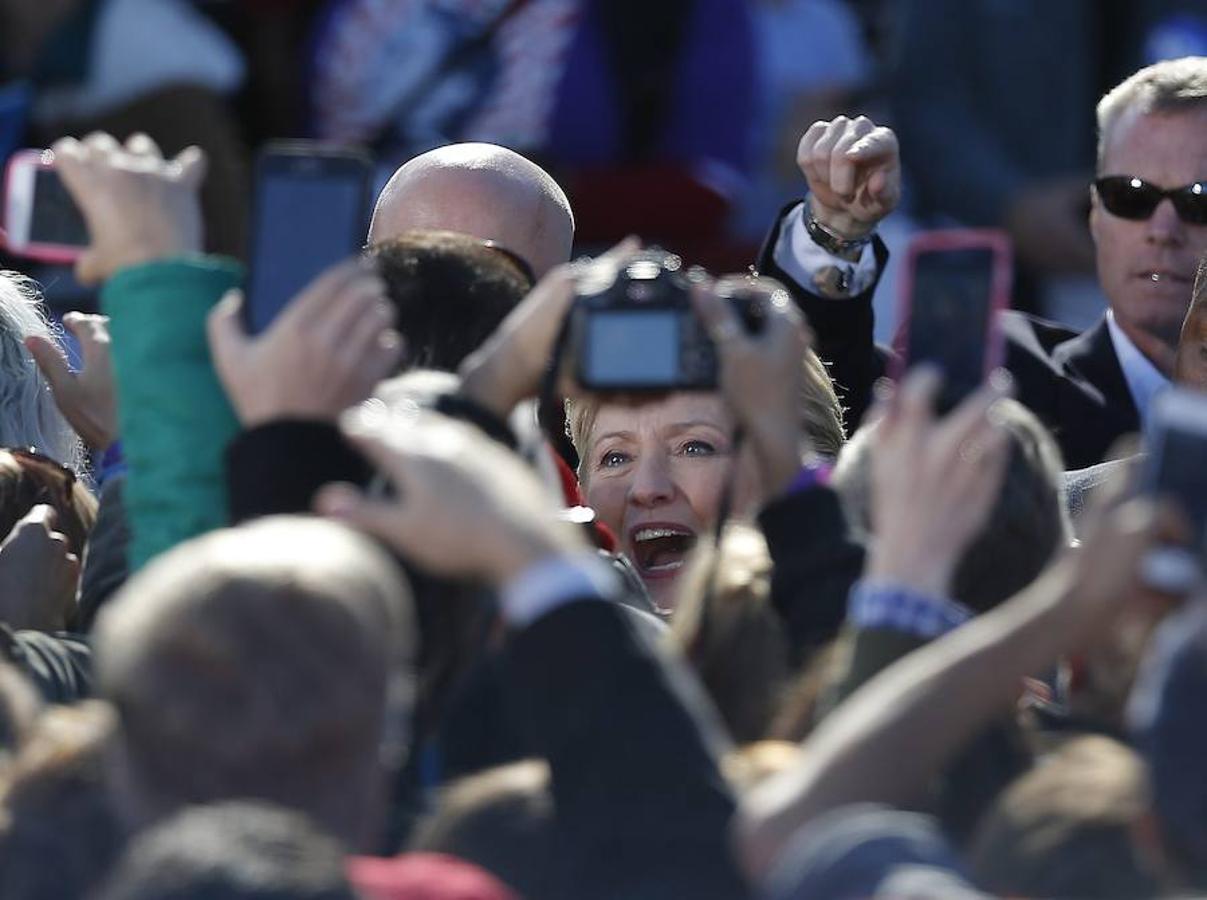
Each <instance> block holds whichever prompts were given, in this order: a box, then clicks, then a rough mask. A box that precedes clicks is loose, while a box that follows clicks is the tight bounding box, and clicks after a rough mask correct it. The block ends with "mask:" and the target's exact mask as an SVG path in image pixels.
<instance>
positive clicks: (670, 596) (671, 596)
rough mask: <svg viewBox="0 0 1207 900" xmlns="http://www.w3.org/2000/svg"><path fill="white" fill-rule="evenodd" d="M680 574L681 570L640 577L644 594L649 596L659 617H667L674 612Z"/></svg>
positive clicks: (677, 598) (677, 597)
mask: <svg viewBox="0 0 1207 900" xmlns="http://www.w3.org/2000/svg"><path fill="white" fill-rule="evenodd" d="M682 574H683V569H678V570H676V571H673V572H666V573H659V574H658V575H653V576H651V575H645V574H643V575H642V581H643V582H644V583H645V589H646V593H648V594H649V595H650V601H651V602H652V603H653V604H654V609H655V610H656V611H657V613H658V614H659V615H661V616H669V615H671V613H673V612H674V611H675V606H676V604H677V603H678V602H679V577H680V576H681V575H682Z"/></svg>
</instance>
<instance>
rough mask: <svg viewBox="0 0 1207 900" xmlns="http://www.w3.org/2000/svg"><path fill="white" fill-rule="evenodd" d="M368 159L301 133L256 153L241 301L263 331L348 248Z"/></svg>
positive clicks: (364, 221) (355, 232) (364, 195)
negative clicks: (300, 138)
mask: <svg viewBox="0 0 1207 900" xmlns="http://www.w3.org/2000/svg"><path fill="white" fill-rule="evenodd" d="M372 173H373V163H372V160H371V159H370V158H369V156H368V155H367V154H365V153H364V152H362V151H360V150H357V149H352V148H345V147H332V146H330V145H324V144H317V143H313V142H308V141H291V142H287V143H273V144H269V145H268V146H267V147H265V149H264V150H263V151H261V153H260V154H259V156H258V157H257V159H256V167H255V187H254V189H253V200H252V227H251V246H250V253H249V272H248V281H247V302H246V304H245V306H244V308H245V314H246V319H247V327H248V330H249V331H250V332H252V333H253V334H256V333H259V332H261V331H263V330H264V329H265V328H267V327H268V325H269V324H270V323H271V322H272V320H273V319H274V318H276V316H277V314H278V313H279V312H280V311H281V310H282V309H283V308H284V307H285V306H286V304H288V303H289V301H290V300H291V299H293V297H295V296H296V295H297V294H298V293H299V292H300V291H301V290H302V289H303V288H304V287H306V285H307V284H309V283H310V282H311V281H313V280H314V278H315V277H316V276H317V275H319V274H320V273H321V272H322V271H323V270H325V269H327V268H330V267H331V266H333V265H335V264H336V263H338V262H340V261H342V260H344V259H347V258H348V257H350V256H353V255H355V254H356V253H358V252H359V251H360V249H361V247H362V246H363V245H364V240H365V235H366V233H367V232H368V225H369V212H370V209H369V202H370V199H371V198H370V193H369V190H370V181H371V178H372Z"/></svg>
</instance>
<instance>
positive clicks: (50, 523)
mask: <svg viewBox="0 0 1207 900" xmlns="http://www.w3.org/2000/svg"><path fill="white" fill-rule="evenodd" d="M58 522H59V513H58V511H57V510H56V509H55V508H54V507H53V506H51V505H49V504H47V503H39V504H38V505H37V506H34V507H33V508H31V509H30V511H29V512H27V513H26V514H25V515H24V516H22V517H21V520H20V521H19V522H17V525H22V524H26V525H40V526H42V527H43V528H45V529H46V530H47V532H50V531H54V528H55V526H56V525H57V524H58ZM16 530H17V528H16V526H14V527H13V531H16Z"/></svg>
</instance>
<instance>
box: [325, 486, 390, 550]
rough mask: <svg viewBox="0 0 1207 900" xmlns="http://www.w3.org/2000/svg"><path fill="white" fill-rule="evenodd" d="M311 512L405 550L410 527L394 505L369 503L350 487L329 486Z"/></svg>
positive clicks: (356, 489)
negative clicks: (313, 511) (314, 511)
mask: <svg viewBox="0 0 1207 900" xmlns="http://www.w3.org/2000/svg"><path fill="white" fill-rule="evenodd" d="M314 508H315V510H316V511H317V512H319V513H320V514H321V515H324V516H327V517H328V518H331V519H336V520H337V521H340V522H343V523H345V524H347V525H349V526H351V527H353V528H355V529H357V530H358V531H363V532H365V533H366V534H371V535H373V536H374V537H377V538H380V539H381V540H383V541H386V542H387V543H389V544H390V545H391V546H393V547H394V548H395V549H397V550H405V549H406V545H407V536H408V533H409V532H410V530H411V523H409V522H408V516H407V514H406V512H405V511H403V509H402V507H401V505H399V504H398V503H396V502H391V501H386V500H370V499H369V498H368V497H366V496H365V495H364V493H362V492H361V490H360V489H359V488H355V487H353V486H352V485H350V484H329V485H327V486H326V487H324V488H322V489H321V490H320V491H319V492H318V494H317V495H316V496H315V498H314Z"/></svg>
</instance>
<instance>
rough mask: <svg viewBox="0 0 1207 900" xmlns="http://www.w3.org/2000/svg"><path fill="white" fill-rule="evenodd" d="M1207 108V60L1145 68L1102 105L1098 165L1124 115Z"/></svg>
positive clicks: (1184, 60) (1194, 58)
mask: <svg viewBox="0 0 1207 900" xmlns="http://www.w3.org/2000/svg"><path fill="white" fill-rule="evenodd" d="M1200 107H1207V56H1184V57H1182V58H1181V59H1167V60H1165V61H1163V62H1159V63H1154V64H1153V65H1151V66H1145V67H1144V68H1143V69H1141V70H1140V71H1139V72H1137V73H1136V74H1134V75H1132V76H1131V77H1130V78H1128V79H1127V80H1126V81H1124V82H1122V83H1121V84H1119V85H1117V86H1116V87H1115V88H1114V89H1113V90H1111V91H1110V93H1108V94H1107V95H1106V96H1105V97H1103V98H1102V99H1101V100H1100V101H1099V102H1098V165H1099V167H1101V166H1102V160H1103V157H1104V156H1105V155H1106V144H1107V139H1108V137H1109V136H1110V133H1111V129H1112V128H1113V127H1114V126H1115V124H1116V123H1117V122H1118V121H1119V119H1120V118H1121V117H1122V116H1123V114H1124V113H1126V112H1128V111H1129V110H1133V109H1134V110H1136V111H1137V112H1139V113H1140V114H1142V115H1147V114H1148V113H1178V112H1189V111H1191V110H1193V109H1198V108H1200Z"/></svg>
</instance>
